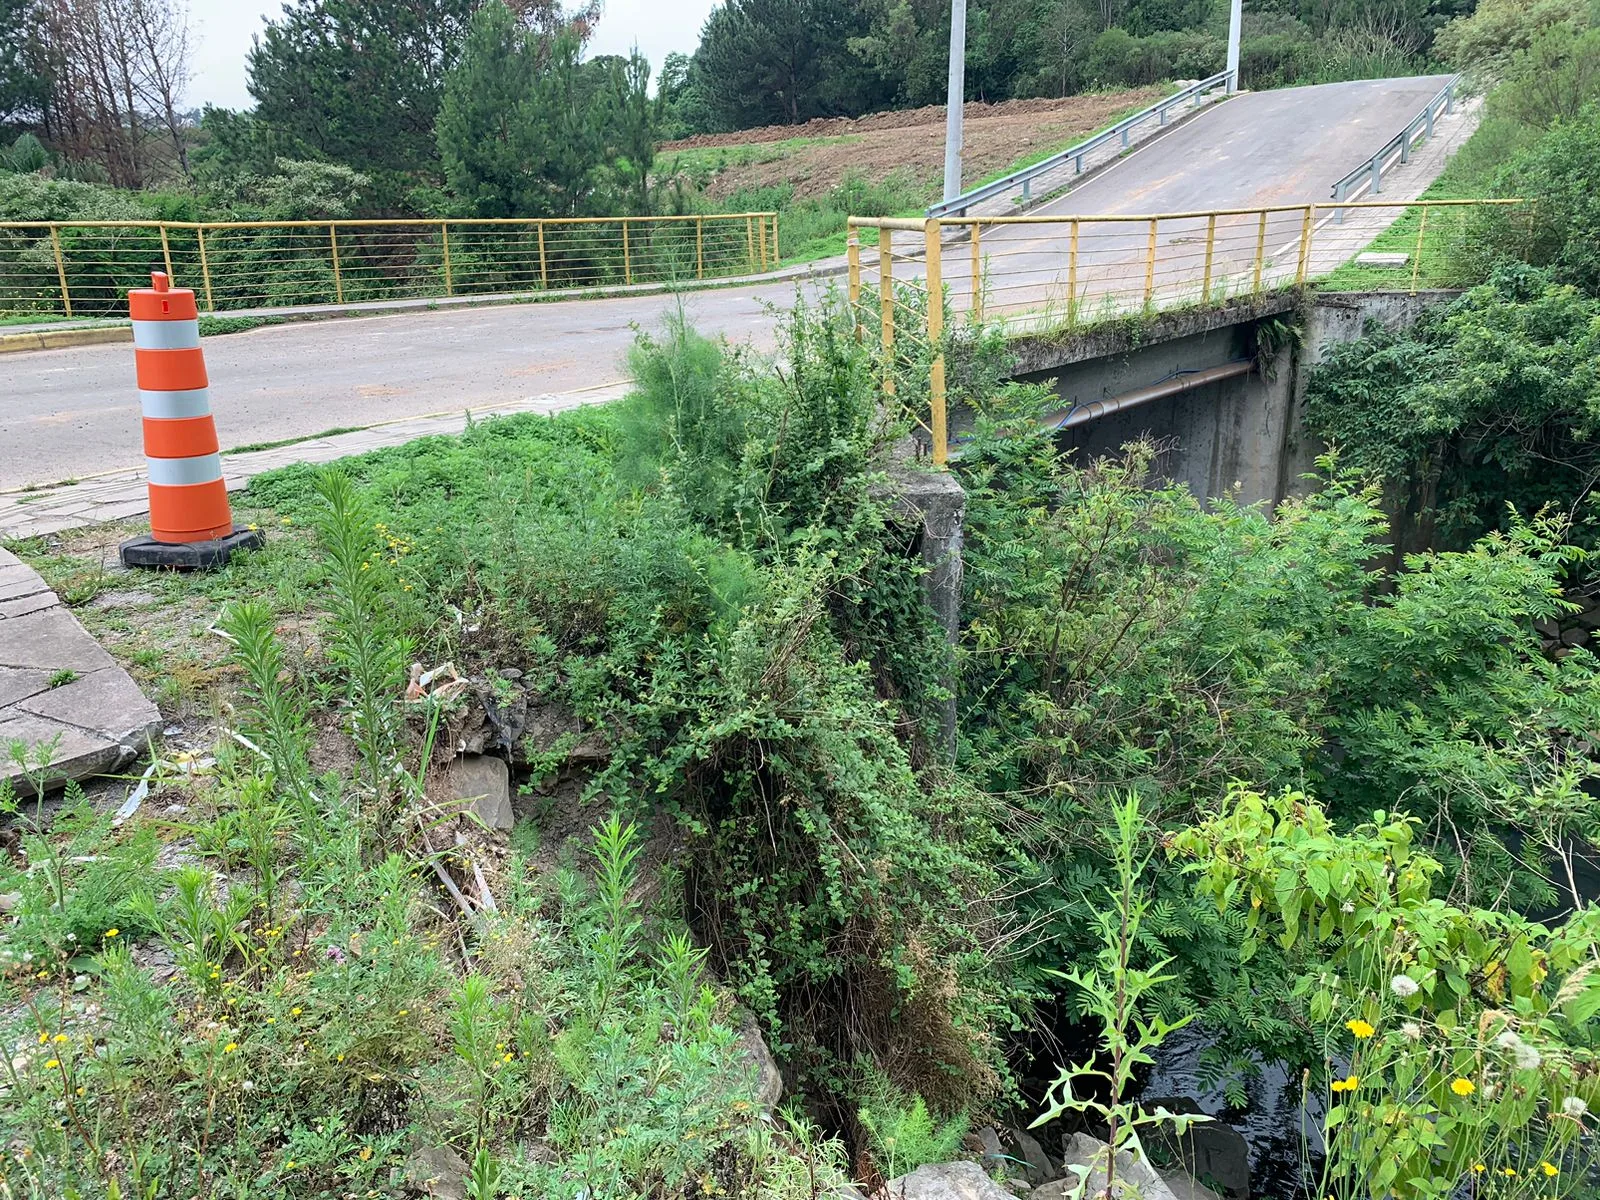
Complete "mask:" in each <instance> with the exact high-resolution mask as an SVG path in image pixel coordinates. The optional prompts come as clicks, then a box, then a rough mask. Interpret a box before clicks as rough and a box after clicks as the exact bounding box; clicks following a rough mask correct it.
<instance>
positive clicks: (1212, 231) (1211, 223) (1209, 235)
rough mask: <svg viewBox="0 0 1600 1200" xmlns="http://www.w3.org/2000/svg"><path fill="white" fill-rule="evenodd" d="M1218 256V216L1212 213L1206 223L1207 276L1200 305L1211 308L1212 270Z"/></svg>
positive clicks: (1202, 287) (1202, 288) (1201, 290)
mask: <svg viewBox="0 0 1600 1200" xmlns="http://www.w3.org/2000/svg"><path fill="white" fill-rule="evenodd" d="M1216 255H1217V214H1216V213H1212V214H1211V216H1210V217H1209V218H1208V219H1207V221H1206V274H1205V280H1204V281H1203V282H1202V283H1201V285H1200V303H1201V304H1202V305H1204V306H1205V307H1207V308H1209V307H1211V268H1212V265H1213V264H1214V263H1215V262H1216Z"/></svg>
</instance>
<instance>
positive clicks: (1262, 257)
mask: <svg viewBox="0 0 1600 1200" xmlns="http://www.w3.org/2000/svg"><path fill="white" fill-rule="evenodd" d="M1266 266H1267V210H1266V209H1264V208H1263V209H1262V210H1261V224H1260V225H1259V226H1258V227H1257V228H1256V279H1255V288H1254V290H1255V292H1256V294H1257V295H1259V294H1260V293H1261V273H1262V271H1264V270H1265V269H1266Z"/></svg>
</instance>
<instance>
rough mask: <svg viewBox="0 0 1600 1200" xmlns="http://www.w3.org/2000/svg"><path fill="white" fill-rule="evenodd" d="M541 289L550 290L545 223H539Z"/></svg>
mask: <svg viewBox="0 0 1600 1200" xmlns="http://www.w3.org/2000/svg"><path fill="white" fill-rule="evenodd" d="M539 287H540V288H541V289H543V290H544V291H547V292H548V291H549V290H550V264H549V262H548V261H547V260H546V258H545V253H544V222H543V221H540V222H539Z"/></svg>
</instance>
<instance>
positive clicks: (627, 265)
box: [622, 217, 633, 283]
mask: <svg viewBox="0 0 1600 1200" xmlns="http://www.w3.org/2000/svg"><path fill="white" fill-rule="evenodd" d="M622 282H623V283H632V282H633V259H632V257H630V256H629V254H628V218H627V217H623V218H622Z"/></svg>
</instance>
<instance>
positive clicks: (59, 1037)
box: [50, 1033, 68, 1045]
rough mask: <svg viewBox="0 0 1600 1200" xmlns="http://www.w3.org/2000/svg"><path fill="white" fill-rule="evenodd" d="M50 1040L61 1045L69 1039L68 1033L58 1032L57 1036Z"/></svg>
mask: <svg viewBox="0 0 1600 1200" xmlns="http://www.w3.org/2000/svg"><path fill="white" fill-rule="evenodd" d="M50 1040H51V1041H52V1042H55V1043H56V1044H57V1045H60V1044H61V1043H62V1042H65V1041H67V1040H68V1039H67V1035H66V1034H64V1033H58V1034H56V1035H55V1037H53V1038H51V1039H50Z"/></svg>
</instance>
